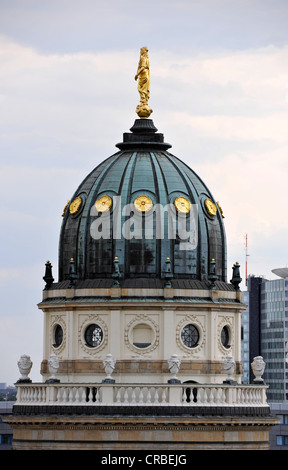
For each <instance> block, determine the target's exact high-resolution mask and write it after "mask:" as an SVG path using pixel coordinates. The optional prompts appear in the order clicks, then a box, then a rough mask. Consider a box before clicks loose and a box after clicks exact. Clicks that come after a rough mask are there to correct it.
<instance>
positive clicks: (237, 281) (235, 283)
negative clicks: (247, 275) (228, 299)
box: [230, 261, 242, 291]
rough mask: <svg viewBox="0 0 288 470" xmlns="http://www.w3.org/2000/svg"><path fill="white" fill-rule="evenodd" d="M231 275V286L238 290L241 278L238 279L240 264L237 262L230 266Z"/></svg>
mask: <svg viewBox="0 0 288 470" xmlns="http://www.w3.org/2000/svg"><path fill="white" fill-rule="evenodd" d="M232 270H233V274H232V279H231V281H230V282H231V284H233V286H234V287H235V290H237V291H238V290H240V287H239V284H240V282H241V281H242V278H241V277H240V264H239V263H238V261H237V262H236V263H235V264H234V265H233V266H232Z"/></svg>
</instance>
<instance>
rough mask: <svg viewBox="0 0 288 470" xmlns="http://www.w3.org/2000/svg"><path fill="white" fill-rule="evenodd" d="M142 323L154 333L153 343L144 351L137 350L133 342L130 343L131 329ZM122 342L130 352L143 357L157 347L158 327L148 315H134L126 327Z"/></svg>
mask: <svg viewBox="0 0 288 470" xmlns="http://www.w3.org/2000/svg"><path fill="white" fill-rule="evenodd" d="M142 323H144V324H146V325H148V326H150V328H152V330H153V332H154V341H153V343H152V344H151V345H150V346H148V347H147V348H145V349H140V348H137V347H136V346H134V345H133V342H132V339H131V338H132V330H133V328H135V326H136V325H139V324H142ZM124 341H125V344H126V346H127V347H128V348H129V349H130V350H131V351H133V352H135V353H137V354H139V355H141V356H143V355H144V354H147V353H151V352H152V351H154V349H156V348H157V347H158V345H159V325H157V323H156V322H155V321H154V320H153V319H152V318H150V317H149V316H148V315H146V314H141V313H139V314H138V315H136V317H134V318H132V320H131V321H130V322H129V323H128V324H127V325H126V327H125V330H124Z"/></svg>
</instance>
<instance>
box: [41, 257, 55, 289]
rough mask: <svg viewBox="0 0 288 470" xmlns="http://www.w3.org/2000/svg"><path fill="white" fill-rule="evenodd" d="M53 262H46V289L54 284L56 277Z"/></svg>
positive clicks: (44, 277)
mask: <svg viewBox="0 0 288 470" xmlns="http://www.w3.org/2000/svg"><path fill="white" fill-rule="evenodd" d="M52 267H53V266H52V264H51V263H50V261H46V263H45V276H43V279H44V281H45V282H46V285H45V289H50V287H51V286H52V284H53V281H54V277H53V276H52Z"/></svg>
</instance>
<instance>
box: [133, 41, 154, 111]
mask: <svg viewBox="0 0 288 470" xmlns="http://www.w3.org/2000/svg"><path fill="white" fill-rule="evenodd" d="M135 80H138V91H139V95H140V104H139V105H138V106H137V108H136V113H137V114H138V116H139V117H140V118H141V119H147V118H149V116H150V114H151V113H152V109H151V108H150V106H149V105H148V100H149V98H150V66H149V57H148V48H147V47H141V49H140V59H139V64H138V69H137V73H136V75H135Z"/></svg>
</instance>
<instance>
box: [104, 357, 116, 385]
mask: <svg viewBox="0 0 288 470" xmlns="http://www.w3.org/2000/svg"><path fill="white" fill-rule="evenodd" d="M115 364H116V360H115V359H114V357H113V356H112V354H107V356H106V357H105V358H104V360H103V365H104V369H105V372H106V377H105V379H104V380H102V383H115V380H114V379H112V377H111V374H112V373H113V371H114V369H115Z"/></svg>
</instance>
